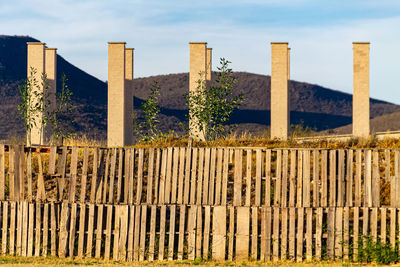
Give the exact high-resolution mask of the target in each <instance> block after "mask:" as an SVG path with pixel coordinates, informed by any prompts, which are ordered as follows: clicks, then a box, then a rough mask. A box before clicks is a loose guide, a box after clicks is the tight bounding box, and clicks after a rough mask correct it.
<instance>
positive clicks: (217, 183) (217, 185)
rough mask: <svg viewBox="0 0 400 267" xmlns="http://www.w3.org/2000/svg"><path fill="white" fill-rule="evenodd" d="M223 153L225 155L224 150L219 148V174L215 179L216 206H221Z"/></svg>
mask: <svg viewBox="0 0 400 267" xmlns="http://www.w3.org/2000/svg"><path fill="white" fill-rule="evenodd" d="M223 153H224V150H223V149H222V148H218V155H217V174H216V179H215V205H221V188H222V160H223Z"/></svg>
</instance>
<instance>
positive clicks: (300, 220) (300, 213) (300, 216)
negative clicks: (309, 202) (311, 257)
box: [296, 208, 304, 262]
mask: <svg viewBox="0 0 400 267" xmlns="http://www.w3.org/2000/svg"><path fill="white" fill-rule="evenodd" d="M303 229H304V208H298V209H297V238H296V239H297V244H296V252H297V253H296V260H297V261H298V262H299V261H302V260H303V242H304V237H303Z"/></svg>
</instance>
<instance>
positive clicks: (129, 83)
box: [125, 48, 134, 145]
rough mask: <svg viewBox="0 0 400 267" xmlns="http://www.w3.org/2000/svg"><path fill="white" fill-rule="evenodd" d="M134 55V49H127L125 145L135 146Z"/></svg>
mask: <svg viewBox="0 0 400 267" xmlns="http://www.w3.org/2000/svg"><path fill="white" fill-rule="evenodd" d="M133 55H134V48H126V49H125V95H126V99H125V114H126V116H125V125H126V130H125V140H126V144H125V145H133V123H132V114H133V96H134V92H133Z"/></svg>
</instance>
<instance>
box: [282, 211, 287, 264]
mask: <svg viewBox="0 0 400 267" xmlns="http://www.w3.org/2000/svg"><path fill="white" fill-rule="evenodd" d="M281 213H282V228H281V259H282V260H285V259H287V248H288V209H287V208H282V209H281Z"/></svg>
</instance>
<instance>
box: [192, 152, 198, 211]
mask: <svg viewBox="0 0 400 267" xmlns="http://www.w3.org/2000/svg"><path fill="white" fill-rule="evenodd" d="M192 150H193V153H192V168H191V169H192V170H191V177H190V204H194V203H195V202H196V183H197V150H198V149H197V148H192Z"/></svg>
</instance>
